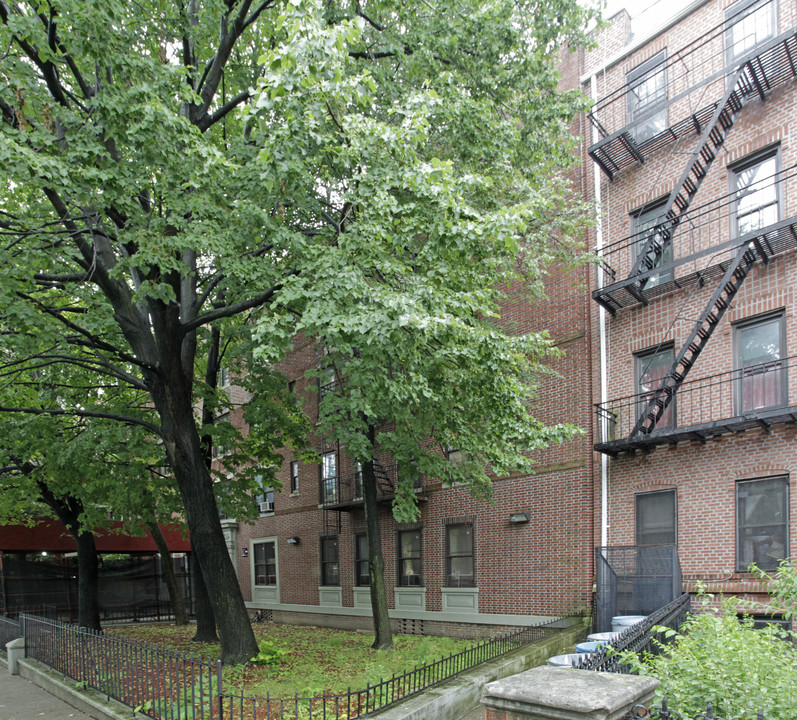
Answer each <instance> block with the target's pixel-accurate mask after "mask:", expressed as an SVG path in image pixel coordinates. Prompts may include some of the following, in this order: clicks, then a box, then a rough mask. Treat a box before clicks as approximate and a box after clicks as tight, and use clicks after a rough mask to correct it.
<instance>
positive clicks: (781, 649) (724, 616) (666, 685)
mask: <svg viewBox="0 0 797 720" xmlns="http://www.w3.org/2000/svg"><path fill="white" fill-rule="evenodd" d="M711 598H712V596H711V595H707V594H702V593H701V594H700V595H699V596H698V601H699V602H700V603H702V605H703V607H702V610H703V612H700V613H696V614H693V615H690V616H689V617H688V618H687V620H686V622H685V623H684V624H683V625H682V626H681V629H680V632H675V631H673V630H670V629H668V628H656V630H658V631H660V632H662V633H663V635H664V637H665V639H668V640H672V641H673V642H672V644H670V645H667V646H664V645H663V643H661V642H658V641H654V642H657V644H658V645H659V647H661V648H662V649H664V648H665V647H666V649H665V650H664V652H662V654H659V655H653V654H649V653H645V654H643V655H642V657H639V656H637V655H636V654H635V653H632V652H629V651H626V652H624V653H623V662H624V663H626V664H627V665H630V666H631V668H632V671H633V672H635V673H638V674H640V675H649V676H652V677H655V678H657V679H658V680H659V681H660V682H661V685H660V686H659V688H658V690H657V691H656V697H657V698H659V699H660V698H661V697H662V696H666V697H667V700H668V702H669V705H670V707H671V708H672V709H673V710H677V711H678V712H679V713H681V715H682V716H683V717H693V716H694V715H696V714H698V713H703V712H705V710H706V703H707V702H711V704H712V705H713V706H714V713H715V714H716V715H718V716H720V717H722V718H724V720H754V718H756V717H757V712H758V710H759V709H760V710H763V711H764V717H766V719H767V720H794V718H795V717H797V692H795V688H797V648H795V645H794V644H793V643H791V642H788V641H784V640H783V639H781V638H780V637H779V636H778V634H777V631H776V630H774V629H772V628H766V629H763V630H756V629H754V628H753V622H752V620H751V619H749V618H745V619H742V620H741V621H740V619H739V616H738V615H737V610H738V608H739V605H740V602H739V601H738V600H737V599H735V598H730V599H727V600H725V601H723V603H722V604H721V607H719V608H717V607H712V606H711Z"/></svg>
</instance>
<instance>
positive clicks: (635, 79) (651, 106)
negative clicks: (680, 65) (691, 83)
mask: <svg viewBox="0 0 797 720" xmlns="http://www.w3.org/2000/svg"><path fill="white" fill-rule="evenodd" d="M666 60H667V51H666V50H662V51H661V52H660V53H657V54H656V55H654V56H653V57H652V58H650V59H649V60H646V61H645V62H643V63H642V64H641V65H639V66H638V67H636V68H634V69H633V70H632V71H631V72H629V73H628V75H627V76H626V83H627V84H628V94H627V95H626V98H627V99H626V110H627V114H628V124H629V125H633V126H634V127H633V128H631V135H632V136H633V138H634V140H635V141H636V142H637V143H643V142H645V141H646V140H649V139H650V138H652V137H653V136H654V135H657V134H658V133H660V132H661V131H662V130H664V129H665V128H666V127H667V63H666Z"/></svg>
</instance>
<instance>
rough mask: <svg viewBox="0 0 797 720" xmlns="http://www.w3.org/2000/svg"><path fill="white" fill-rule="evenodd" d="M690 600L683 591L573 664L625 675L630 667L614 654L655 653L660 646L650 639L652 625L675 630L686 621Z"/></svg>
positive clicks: (586, 668)
mask: <svg viewBox="0 0 797 720" xmlns="http://www.w3.org/2000/svg"><path fill="white" fill-rule="evenodd" d="M690 605H691V600H690V596H689V593H684V594H683V595H681V596H680V597H678V598H676V599H675V600H673V601H672V602H670V603H667V605H665V606H664V607H662V608H660V609H658V610H656V612H653V613H651V614H650V615H648V616H647V617H646V618H645V619H644V620H643V621H642V622H639V623H637V624H636V625H632V626H631V627H629V628H628V629H627V630H624V631H623V632H621V633H620V634H619V635H618V636H617V637H616V638H615V639H614V640H612V641H611V642H610V643H606V644H604V645H602V646H601V647H600V648H598V650H597V652H595V653H592V654H587V653H585V654H584V659H583V660H581V659H579V660H577V661H576V664H575V665H574V667H577V668H578V669H580V670H597V671H598V672H612V673H624V674H628V673H629V672H630V668H629V667H628V666H627V665H623V664H622V662H621V661H620V659H619V657H618V653H620V652H622V651H623V650H631V651H632V652H637V653H639V652H657V651H658V649H659V647H660V645H659V644H657V643H654V642H653V639H654V633H653V632H652V630H651V629H652V628H653V627H654V626H655V625H664V626H666V627H669V628H672V629H674V630H677V629H678V628H679V627H680V626H681V625H682V623H683V621H684V620H686V616H687V614H688V613H689V608H690Z"/></svg>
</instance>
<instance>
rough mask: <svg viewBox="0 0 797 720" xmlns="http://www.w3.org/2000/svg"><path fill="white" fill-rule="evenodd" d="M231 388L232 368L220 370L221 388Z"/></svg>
mask: <svg viewBox="0 0 797 720" xmlns="http://www.w3.org/2000/svg"><path fill="white" fill-rule="evenodd" d="M229 386H230V368H226V367H223V368H220V369H219V387H223V388H226V387H229Z"/></svg>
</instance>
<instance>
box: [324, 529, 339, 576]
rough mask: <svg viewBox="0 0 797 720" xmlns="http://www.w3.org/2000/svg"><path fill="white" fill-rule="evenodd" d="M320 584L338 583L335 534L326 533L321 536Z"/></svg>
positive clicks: (336, 537)
mask: <svg viewBox="0 0 797 720" xmlns="http://www.w3.org/2000/svg"><path fill="white" fill-rule="evenodd" d="M321 584H322V585H340V560H339V557H338V536H337V535H327V536H325V537H322V538H321Z"/></svg>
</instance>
